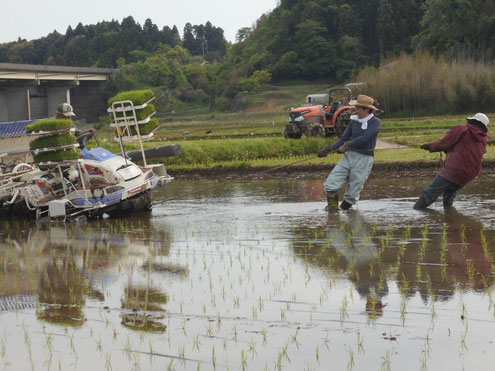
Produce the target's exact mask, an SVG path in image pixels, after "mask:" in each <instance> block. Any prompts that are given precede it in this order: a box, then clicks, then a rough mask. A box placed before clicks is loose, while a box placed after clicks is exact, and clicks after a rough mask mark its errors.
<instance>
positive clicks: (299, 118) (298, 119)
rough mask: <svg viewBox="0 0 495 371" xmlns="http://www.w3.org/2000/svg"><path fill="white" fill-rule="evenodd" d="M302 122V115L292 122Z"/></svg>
mask: <svg viewBox="0 0 495 371" xmlns="http://www.w3.org/2000/svg"><path fill="white" fill-rule="evenodd" d="M303 120H304V116H303V115H301V116H299V117H296V118H295V119H294V121H296V122H299V121H303Z"/></svg>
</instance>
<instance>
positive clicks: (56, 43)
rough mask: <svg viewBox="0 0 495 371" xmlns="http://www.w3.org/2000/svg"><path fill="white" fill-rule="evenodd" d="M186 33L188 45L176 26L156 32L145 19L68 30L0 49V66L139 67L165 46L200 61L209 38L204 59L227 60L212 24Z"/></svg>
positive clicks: (220, 35) (219, 31) (219, 33)
mask: <svg viewBox="0 0 495 371" xmlns="http://www.w3.org/2000/svg"><path fill="white" fill-rule="evenodd" d="M186 27H188V28H187V31H188V33H187V34H185V36H187V40H186V39H184V42H183V41H182V40H181V37H180V35H179V31H178V29H177V27H176V26H173V27H172V28H170V27H168V26H165V27H163V28H162V29H161V30H159V29H158V26H157V25H155V24H154V23H153V22H152V21H151V19H149V18H148V19H147V20H146V21H145V22H144V25H143V26H141V25H140V24H139V23H136V22H135V20H134V18H133V17H132V16H129V17H126V18H124V19H123V20H122V22H121V23H119V22H118V21H116V20H112V21H110V22H107V21H105V22H99V23H97V24H96V25H87V26H84V25H83V24H82V23H79V24H78V25H77V27H76V28H75V29H72V27H70V26H69V27H68V28H67V31H66V33H65V35H62V34H60V33H58V32H57V31H53V32H52V33H50V34H49V35H47V36H46V37H42V38H40V39H36V40H31V41H27V40H23V39H19V40H18V41H15V42H10V43H4V44H0V62H9V63H28V64H43V65H63V66H88V67H89V66H95V67H117V66H118V65H119V64H121V65H122V64H124V63H133V62H138V61H143V60H145V59H146V58H148V57H149V56H151V55H153V54H155V53H156V52H159V51H160V50H161V49H162V48H163V47H164V46H171V47H173V46H175V45H181V44H184V47H185V48H186V49H188V48H190V49H189V51H190V52H191V53H192V54H193V55H200V54H202V51H201V50H198V45H201V43H202V41H203V40H204V39H205V38H208V45H207V50H206V53H205V58H207V59H208V58H209V60H214V59H215V58H216V57H219V56H223V55H224V54H225V51H226V44H227V42H226V41H225V38H224V36H223V30H222V29H221V28H217V27H214V26H213V25H212V24H211V23H210V22H207V23H206V25H195V26H191V25H190V24H189V23H188V24H187V25H186ZM189 29H190V30H189ZM184 31H186V29H185V30H184Z"/></svg>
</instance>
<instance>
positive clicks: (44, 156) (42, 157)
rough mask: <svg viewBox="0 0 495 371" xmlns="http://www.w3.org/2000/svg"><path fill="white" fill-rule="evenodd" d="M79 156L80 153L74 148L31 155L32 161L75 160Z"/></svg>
mask: <svg viewBox="0 0 495 371" xmlns="http://www.w3.org/2000/svg"><path fill="white" fill-rule="evenodd" d="M79 157H80V153H79V152H78V151H75V150H70V151H50V152H42V153H38V154H36V155H33V158H34V162H48V161H64V160H75V159H78V158H79Z"/></svg>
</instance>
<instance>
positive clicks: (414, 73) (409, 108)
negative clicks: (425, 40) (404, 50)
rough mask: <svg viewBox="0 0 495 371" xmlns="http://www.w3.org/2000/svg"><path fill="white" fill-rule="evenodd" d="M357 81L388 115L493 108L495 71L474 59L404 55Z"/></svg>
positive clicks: (369, 70) (424, 54)
mask: <svg viewBox="0 0 495 371" xmlns="http://www.w3.org/2000/svg"><path fill="white" fill-rule="evenodd" d="M357 80H358V81H362V82H366V85H365V87H364V88H363V89H364V90H366V94H368V95H371V96H373V97H379V101H380V102H382V103H383V107H382V108H383V109H384V110H385V112H386V113H387V114H390V113H396V114H397V113H399V114H411V113H414V114H415V115H417V114H419V113H434V112H436V113H453V112H476V111H483V110H490V109H491V108H492V107H493V106H494V105H495V68H494V66H493V64H489V63H483V62H475V61H473V60H467V59H460V60H454V61H448V60H447V59H446V58H445V57H435V56H432V55H430V54H428V53H423V54H418V55H415V56H411V55H406V54H403V55H401V56H400V57H399V58H397V59H396V60H395V61H394V62H392V63H389V64H385V65H383V66H382V67H381V68H379V69H375V68H372V67H371V68H365V69H364V70H362V71H361V72H360V73H359V74H358V76H357Z"/></svg>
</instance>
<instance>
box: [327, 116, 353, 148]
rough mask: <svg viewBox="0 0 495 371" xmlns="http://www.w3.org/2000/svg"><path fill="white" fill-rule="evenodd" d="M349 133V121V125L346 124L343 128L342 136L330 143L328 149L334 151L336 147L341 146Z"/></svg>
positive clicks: (350, 130) (349, 135)
mask: <svg viewBox="0 0 495 371" xmlns="http://www.w3.org/2000/svg"><path fill="white" fill-rule="evenodd" d="M351 133H352V129H351V123H349V125H347V127H346V128H345V130H344V133H343V134H342V136H341V137H340V138H339V140H338V141H336V142H335V143H334V144H332V146H331V147H330V149H331V150H332V151H335V150H336V149H338V148H339V147H341V146H342V145H343V144H344V143H345V142H346V141H347V140H348V139H349V138H350V137H351Z"/></svg>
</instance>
